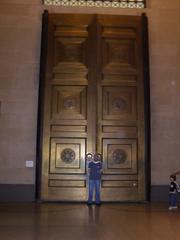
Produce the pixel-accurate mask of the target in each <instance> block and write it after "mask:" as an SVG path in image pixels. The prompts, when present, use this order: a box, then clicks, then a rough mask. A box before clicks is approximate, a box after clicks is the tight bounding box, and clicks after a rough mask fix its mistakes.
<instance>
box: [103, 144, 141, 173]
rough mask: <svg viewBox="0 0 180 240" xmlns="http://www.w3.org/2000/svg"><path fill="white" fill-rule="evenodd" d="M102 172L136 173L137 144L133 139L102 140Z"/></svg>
mask: <svg viewBox="0 0 180 240" xmlns="http://www.w3.org/2000/svg"><path fill="white" fill-rule="evenodd" d="M103 159H104V173H108V174H131V173H133V174H135V173H137V144H136V140H135V139H104V140H103Z"/></svg>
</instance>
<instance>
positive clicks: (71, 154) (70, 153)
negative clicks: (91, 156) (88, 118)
mask: <svg viewBox="0 0 180 240" xmlns="http://www.w3.org/2000/svg"><path fill="white" fill-rule="evenodd" d="M84 156H85V139H75V138H73V139H70V138H52V139H51V155H50V173H64V174H66V173H85V157H84Z"/></svg>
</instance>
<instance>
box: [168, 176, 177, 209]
mask: <svg viewBox="0 0 180 240" xmlns="http://www.w3.org/2000/svg"><path fill="white" fill-rule="evenodd" d="M177 192H179V185H178V183H177V182H176V175H171V176H170V188H169V210H175V209H177Z"/></svg>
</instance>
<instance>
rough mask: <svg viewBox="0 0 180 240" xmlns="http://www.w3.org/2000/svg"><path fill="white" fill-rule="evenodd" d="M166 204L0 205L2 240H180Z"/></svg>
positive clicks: (178, 214) (177, 215)
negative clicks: (90, 205)
mask: <svg viewBox="0 0 180 240" xmlns="http://www.w3.org/2000/svg"><path fill="white" fill-rule="evenodd" d="M179 239H180V210H177V211H172V212H171V211H168V206H167V205H166V204H103V205H101V206H100V207H98V206H92V207H88V206H87V205H86V204H69V203H68V204H61V203H42V204H35V203H28V204H22V203H17V204H0V240H179Z"/></svg>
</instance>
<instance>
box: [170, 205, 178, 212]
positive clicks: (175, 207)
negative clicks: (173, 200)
mask: <svg viewBox="0 0 180 240" xmlns="http://www.w3.org/2000/svg"><path fill="white" fill-rule="evenodd" d="M177 208H178V207H177V206H169V208H168V209H169V210H170V211H171V210H176V209H177Z"/></svg>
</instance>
